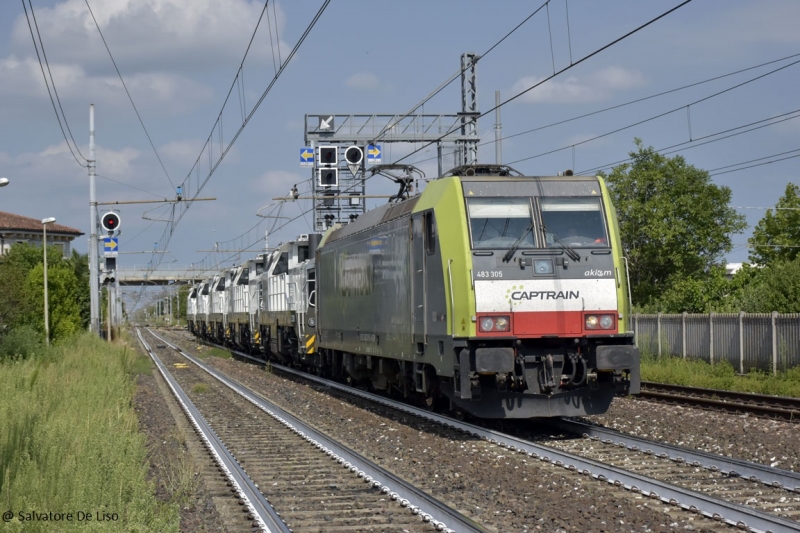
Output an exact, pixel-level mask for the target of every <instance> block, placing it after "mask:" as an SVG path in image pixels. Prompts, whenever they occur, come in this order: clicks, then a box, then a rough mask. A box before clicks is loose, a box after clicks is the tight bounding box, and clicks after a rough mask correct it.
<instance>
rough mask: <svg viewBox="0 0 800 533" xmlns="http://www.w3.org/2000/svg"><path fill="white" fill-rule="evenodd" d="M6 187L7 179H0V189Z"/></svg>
mask: <svg viewBox="0 0 800 533" xmlns="http://www.w3.org/2000/svg"><path fill="white" fill-rule="evenodd" d="M6 185H8V178H0V187H5V186H6Z"/></svg>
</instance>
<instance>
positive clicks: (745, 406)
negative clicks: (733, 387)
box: [638, 382, 800, 422]
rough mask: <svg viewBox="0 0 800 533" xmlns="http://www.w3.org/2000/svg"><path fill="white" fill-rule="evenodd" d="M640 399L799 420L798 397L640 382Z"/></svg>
mask: <svg viewBox="0 0 800 533" xmlns="http://www.w3.org/2000/svg"><path fill="white" fill-rule="evenodd" d="M638 397H639V398H641V399H646V400H655V401H660V402H669V403H674V404H681V405H690V406H693V407H701V408H703V409H715V410H722V411H727V412H731V413H749V414H753V415H756V416H761V417H767V418H777V419H782V420H789V421H791V422H798V421H800V398H789V397H785V396H767V395H762V394H751V393H747V392H735V391H724V390H715V389H701V388H697V387H685V386H683V385H669V384H665V383H652V382H642V390H641V392H640V393H639V395H638Z"/></svg>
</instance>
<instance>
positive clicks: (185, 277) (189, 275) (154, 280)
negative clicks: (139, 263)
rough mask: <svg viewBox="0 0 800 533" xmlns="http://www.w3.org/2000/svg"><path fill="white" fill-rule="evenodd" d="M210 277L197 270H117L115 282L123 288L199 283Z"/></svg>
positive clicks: (208, 273) (202, 270) (207, 271)
mask: <svg viewBox="0 0 800 533" xmlns="http://www.w3.org/2000/svg"><path fill="white" fill-rule="evenodd" d="M210 276H211V271H209V270H208V269H199V268H174V269H172V268H170V269H164V268H159V269H157V270H147V269H124V268H122V269H117V280H118V281H119V284H120V285H123V286H132V285H170V284H173V283H199V282H201V281H203V280H204V279H207V278H208V277H210Z"/></svg>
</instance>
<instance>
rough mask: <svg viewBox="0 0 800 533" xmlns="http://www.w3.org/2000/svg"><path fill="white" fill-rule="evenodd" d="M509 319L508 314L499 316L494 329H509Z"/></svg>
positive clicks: (495, 320)
mask: <svg viewBox="0 0 800 533" xmlns="http://www.w3.org/2000/svg"><path fill="white" fill-rule="evenodd" d="M508 325H509V320H508V317H507V316H498V317H495V319H494V329H496V330H497V331H508Z"/></svg>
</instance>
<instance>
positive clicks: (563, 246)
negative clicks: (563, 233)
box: [542, 224, 581, 261]
mask: <svg viewBox="0 0 800 533" xmlns="http://www.w3.org/2000/svg"><path fill="white" fill-rule="evenodd" d="M542 232H543V233H544V234H545V237H544V238H545V244H547V226H545V225H544V224H542ZM550 235H552V237H553V240H554V241H555V242H556V244H558V245H559V246H560V247H561V249H562V250H564V252H566V254H567V255H568V256H569V258H570V259H572V260H573V261H580V260H581V256H580V255H579V254H578V252H576V251H575V250H573V249H572V248H570V247H569V246H567V245H566V244H564V243H563V242H561V239H559V238H558V235H556V234H555V233H552V232H551V233H550Z"/></svg>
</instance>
